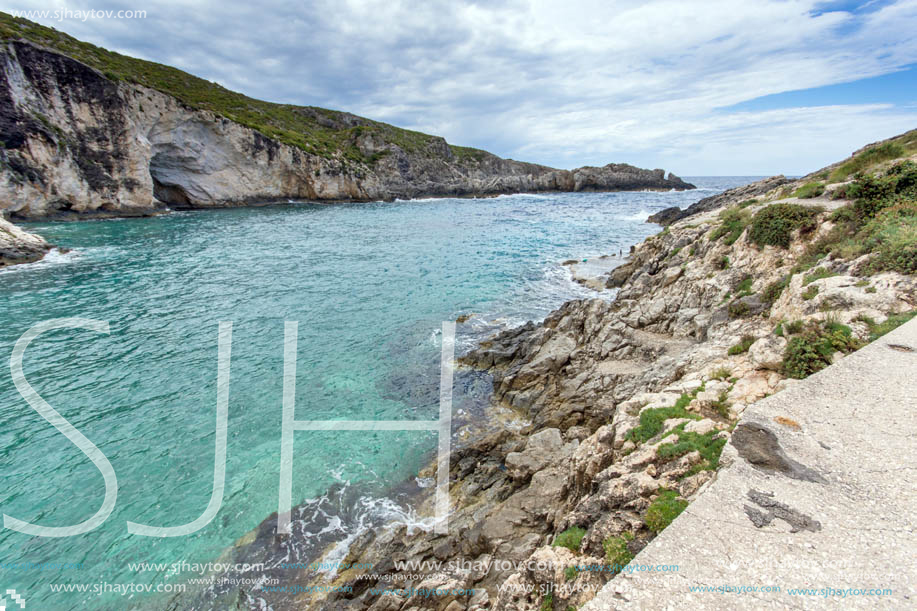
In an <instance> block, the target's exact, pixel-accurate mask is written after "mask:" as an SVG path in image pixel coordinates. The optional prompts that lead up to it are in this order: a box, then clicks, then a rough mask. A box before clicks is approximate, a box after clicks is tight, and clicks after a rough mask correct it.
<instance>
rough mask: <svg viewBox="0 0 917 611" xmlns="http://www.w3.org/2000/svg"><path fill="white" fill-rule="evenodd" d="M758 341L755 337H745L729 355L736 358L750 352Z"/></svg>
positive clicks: (732, 348) (731, 349) (733, 347)
mask: <svg viewBox="0 0 917 611" xmlns="http://www.w3.org/2000/svg"><path fill="white" fill-rule="evenodd" d="M756 339H757V338H756V337H755V336H754V335H743V336H742V340H741V341H740V342H739V343H738V344H736V345H734V346H732V347H731V348H730V349H729V355H730V356H735V355H737V354H742V353H743V352H748V349H749V348H751V345H752V344H754V343H755V340H756Z"/></svg>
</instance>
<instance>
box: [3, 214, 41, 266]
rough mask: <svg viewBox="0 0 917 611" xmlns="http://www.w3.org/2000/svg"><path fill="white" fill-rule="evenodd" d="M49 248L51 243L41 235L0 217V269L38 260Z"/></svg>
mask: <svg viewBox="0 0 917 611" xmlns="http://www.w3.org/2000/svg"><path fill="white" fill-rule="evenodd" d="M50 250H51V245H50V244H48V242H47V241H46V240H45V239H44V238H42V237H41V236H38V235H35V234H33V233H29V232H27V231H23V230H22V229H20V228H19V227H17V226H16V225H14V224H12V223H10V222H9V221H7V220H6V219H4V218H3V217H0V269H2V268H4V267H7V266H10V265H17V264H20V263H33V262H35V261H39V260H40V259H41V258H42V257H44V256H45V255H46V254H48V252H49V251H50Z"/></svg>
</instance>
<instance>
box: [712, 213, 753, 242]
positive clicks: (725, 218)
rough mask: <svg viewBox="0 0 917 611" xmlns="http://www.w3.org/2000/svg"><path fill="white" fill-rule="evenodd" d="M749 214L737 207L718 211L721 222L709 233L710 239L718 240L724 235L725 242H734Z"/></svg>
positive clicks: (746, 223)
mask: <svg viewBox="0 0 917 611" xmlns="http://www.w3.org/2000/svg"><path fill="white" fill-rule="evenodd" d="M748 219H749V214H748V212H746V211H745V210H742V209H739V208H729V209H728V210H724V211H723V212H721V213H720V220H721V221H722V224H720V226H719V227H717V228H716V229H714V230H713V232H712V233H711V234H710V239H711V240H719V239H720V238H722V237H723V236H726V244H729V245H732V244H735V242H736V240H738V239H739V237H741V235H742V232H743V231H745V227H746V226H747V225H748Z"/></svg>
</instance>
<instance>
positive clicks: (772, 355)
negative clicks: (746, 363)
mask: <svg viewBox="0 0 917 611" xmlns="http://www.w3.org/2000/svg"><path fill="white" fill-rule="evenodd" d="M786 344H787V342H786V339H784V338H782V337H778V336H776V335H773V334H771V335H765V336H764V337H762V338H761V339H759V340H757V341H756V342H755V343H753V344H752V345H751V347H750V348H749V349H748V356H749V358H750V359H751V362H752V364H754V366H755V367H757V368H759V369H771V370H773V371H778V370H779V369H780V367H781V366H782V365H783V352H784V350H786Z"/></svg>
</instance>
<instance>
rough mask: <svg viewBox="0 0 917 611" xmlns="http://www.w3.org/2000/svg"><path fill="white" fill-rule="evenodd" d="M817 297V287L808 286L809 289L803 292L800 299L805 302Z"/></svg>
mask: <svg viewBox="0 0 917 611" xmlns="http://www.w3.org/2000/svg"><path fill="white" fill-rule="evenodd" d="M817 295H818V287H817V286H810V287H809V288H807V289H806V290H805V292H804V293H803V294H802V298H803V299H805V300H806V301H809V300H810V299H815V297H816V296H817Z"/></svg>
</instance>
